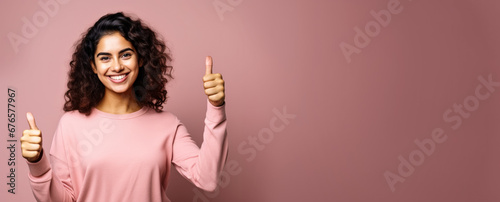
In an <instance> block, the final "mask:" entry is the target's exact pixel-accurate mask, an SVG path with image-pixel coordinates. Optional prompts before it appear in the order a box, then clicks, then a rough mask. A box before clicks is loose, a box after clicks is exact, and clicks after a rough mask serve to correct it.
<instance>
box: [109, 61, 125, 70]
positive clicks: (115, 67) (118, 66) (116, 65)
mask: <svg viewBox="0 0 500 202" xmlns="http://www.w3.org/2000/svg"><path fill="white" fill-rule="evenodd" d="M111 69H112V70H113V71H115V72H120V71H122V70H123V69H124V68H123V65H122V64H121V63H120V61H119V60H114V62H113V64H112V66H111Z"/></svg>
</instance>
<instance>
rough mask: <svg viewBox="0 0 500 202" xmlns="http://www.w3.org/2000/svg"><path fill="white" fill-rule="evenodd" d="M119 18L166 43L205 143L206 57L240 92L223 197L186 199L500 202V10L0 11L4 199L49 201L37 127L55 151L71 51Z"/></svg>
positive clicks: (174, 107)
mask: <svg viewBox="0 0 500 202" xmlns="http://www.w3.org/2000/svg"><path fill="white" fill-rule="evenodd" d="M117 11H124V12H126V13H129V14H133V16H137V17H139V18H141V19H142V20H144V21H145V22H146V23H147V24H148V25H150V26H151V27H152V28H154V29H155V30H156V31H157V32H158V33H160V34H161V35H162V37H163V38H164V39H165V41H166V43H167V46H168V47H169V48H170V49H171V51H172V54H173V58H174V61H173V63H172V65H173V67H174V72H173V73H174V77H175V79H174V80H172V82H170V83H169V84H167V90H168V97H169V98H168V101H167V103H166V104H165V110H168V111H171V112H173V113H174V114H176V115H177V116H178V117H179V118H180V120H181V121H182V122H183V123H185V124H186V126H187V128H188V131H189V132H190V134H191V135H192V136H193V138H194V139H195V140H196V141H197V143H199V144H200V143H201V142H202V136H201V135H202V130H203V119H204V115H205V106H206V105H205V104H206V96H205V94H204V93H203V87H202V79H201V78H202V76H203V75H204V72H205V66H204V62H205V56H207V55H211V56H212V57H213V58H214V72H217V73H221V74H222V75H223V78H224V80H225V81H226V93H227V100H226V101H227V106H226V110H227V118H228V135H229V143H230V148H229V157H228V164H227V166H226V168H225V170H224V172H223V174H222V181H221V182H220V184H219V188H218V190H217V191H216V192H214V193H205V192H202V191H200V190H198V189H196V188H195V187H194V186H193V185H192V184H190V183H189V182H188V181H187V180H185V179H183V178H182V177H181V176H180V175H179V174H178V173H177V172H176V171H173V172H172V173H171V180H170V183H169V187H168V189H167V193H168V196H169V198H170V199H171V200H172V201H204V202H207V201H242V202H246V201H248V202H255V201H263V202H264V201H266V202H267V201H269V202H276V201H343V202H344V201H346V202H357V201H384V202H386V201H393V202H399V201H405V202H417V201H429V202H431V201H432V202H441V201H464V202H466V201H482V202H494V201H495V202H496V201H500V194H499V192H498V190H499V189H500V174H499V173H498V170H500V161H499V154H500V147H499V145H500V136H499V132H500V105H499V104H498V103H499V102H500V83H498V82H500V71H499V67H500V57H499V56H500V48H499V47H500V38H499V37H498V36H500V24H499V23H498V19H500V2H498V1H493V0H461V1H459V0H456V1H453V0H442V1H418V0H413V1H411V0H399V1H398V0H373V1H368V0H365V1H361V0H355V1H349V0H338V1H323V0H317V1H290V0H272V1H249V0H187V1H172V0H163V1H158V0H146V1H131V0H120V1H118V0H116V1H95V0H92V1H82V0H35V1H14V0H9V1H2V2H1V3H0V22H1V31H0V47H1V49H0V58H1V60H0V61H1V63H0V64H1V67H0V68H1V73H0V75H1V81H0V82H1V83H0V86H2V89H1V91H2V93H1V96H0V98H1V102H0V103H2V104H1V106H3V107H0V108H1V109H0V111H1V112H2V113H1V114H2V115H1V116H2V117H3V118H2V119H0V122H1V123H0V125H1V126H2V127H1V130H2V132H1V133H0V134H1V137H0V140H1V141H2V143H1V144H0V145H1V146H2V147H0V182H1V183H0V193H1V194H0V196H1V199H0V201H34V200H35V199H34V198H33V195H32V192H31V188H30V185H29V180H28V167H27V165H26V162H25V160H24V159H23V158H22V156H21V153H20V143H19V138H20V137H21V135H22V131H23V130H24V129H28V124H27V121H26V118H25V114H26V112H28V111H30V112H32V113H33V114H34V115H35V118H36V122H37V125H38V126H39V128H40V129H41V130H42V131H43V137H44V148H45V149H46V151H48V149H49V148H50V146H51V141H52V136H53V134H54V131H55V127H56V126H57V123H58V121H59V118H60V117H61V115H62V114H63V110H62V106H63V103H64V98H63V94H64V92H65V91H66V82H67V72H68V70H69V65H68V63H69V61H70V58H71V54H72V51H73V44H74V43H75V42H76V41H77V40H78V39H79V38H80V36H81V34H82V33H83V32H84V31H85V30H86V29H87V28H89V27H90V26H91V25H93V23H94V22H95V21H97V19H99V17H101V16H102V15H104V14H107V13H111V12H117ZM9 88H11V89H13V90H15V93H14V94H13V93H12V92H9ZM11 97H12V98H13V99H14V100H13V99H10V100H9V98H11ZM8 104H12V105H14V106H15V113H14V112H12V111H8V109H9V107H10V109H14V107H13V106H9V105H8ZM10 114H15V116H16V118H15V121H14V122H15V123H14V125H15V132H14V135H15V137H14V138H11V137H9V134H10V133H9V131H8V130H9V129H10V128H13V127H12V126H8V124H9V123H10V122H9V119H8V118H9V117H8V115H10ZM9 140H17V142H8V141H9ZM11 144H15V146H13V147H14V149H12V148H9V146H10V145H11ZM131 149H133V148H131ZM11 156H14V158H11ZM12 162H15V165H12ZM9 164H11V165H9ZM11 168H12V169H15V171H14V172H11ZM11 181H14V182H13V183H10V182H11ZM9 190H11V191H13V192H15V194H12V193H10V192H9Z"/></svg>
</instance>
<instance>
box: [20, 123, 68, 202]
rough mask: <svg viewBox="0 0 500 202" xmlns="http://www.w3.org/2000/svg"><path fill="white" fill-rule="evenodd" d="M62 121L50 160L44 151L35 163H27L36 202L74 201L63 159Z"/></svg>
mask: <svg viewBox="0 0 500 202" xmlns="http://www.w3.org/2000/svg"><path fill="white" fill-rule="evenodd" d="M62 131H63V130H62V120H61V121H60V122H59V125H58V127H57V129H56V132H55V134H54V138H53V141H52V147H51V150H50V160H49V159H48V155H47V154H46V151H43V152H42V158H41V159H40V160H39V161H38V162H35V163H31V162H29V161H27V163H28V167H29V174H28V178H29V180H30V184H31V188H32V190H33V195H34V196H35V199H36V200H37V201H61V202H67V201H76V199H75V198H74V194H73V188H72V186H71V178H70V175H69V167H68V164H67V162H66V158H65V146H64V141H63V139H62V135H63V134H62Z"/></svg>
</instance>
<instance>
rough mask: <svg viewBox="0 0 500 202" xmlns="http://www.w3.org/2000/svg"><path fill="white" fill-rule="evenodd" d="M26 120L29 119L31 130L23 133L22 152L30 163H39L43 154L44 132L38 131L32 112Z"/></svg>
mask: <svg viewBox="0 0 500 202" xmlns="http://www.w3.org/2000/svg"><path fill="white" fill-rule="evenodd" d="M26 118H27V119H28V124H29V126H30V129H29V130H24V131H23V136H22V137H21V151H22V153H23V157H24V158H25V159H26V160H28V161H29V162H37V161H39V160H40V158H41V156H40V154H41V152H42V131H40V130H38V127H37V126H36V123H35V118H34V117H33V115H32V114H31V113H30V112H28V113H27V114H26Z"/></svg>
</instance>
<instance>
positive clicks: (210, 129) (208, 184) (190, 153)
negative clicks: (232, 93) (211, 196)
mask: <svg viewBox="0 0 500 202" xmlns="http://www.w3.org/2000/svg"><path fill="white" fill-rule="evenodd" d="M225 105H226V104H225V103H224V104H223V105H222V106H218V107H215V106H213V105H212V104H211V103H210V102H209V101H208V99H207V112H206V117H205V128H204V131H203V143H202V145H201V147H198V146H197V145H196V144H195V142H194V141H193V140H192V139H191V136H190V135H189V133H188V131H187V129H186V127H185V126H184V125H183V124H182V123H181V122H180V121H179V124H178V125H177V131H176V134H175V139H174V142H173V157H172V163H173V164H174V165H175V167H176V169H177V170H178V171H179V173H180V174H181V175H182V176H184V177H185V178H186V179H188V180H190V181H191V182H192V183H193V184H195V185H196V186H197V187H199V188H201V189H203V190H206V191H214V190H215V189H216V188H217V182H218V179H219V175H220V173H221V171H222V169H223V167H224V164H225V162H226V157H227V153H228V142H227V130H226V126H227V121H226V114H225Z"/></svg>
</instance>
